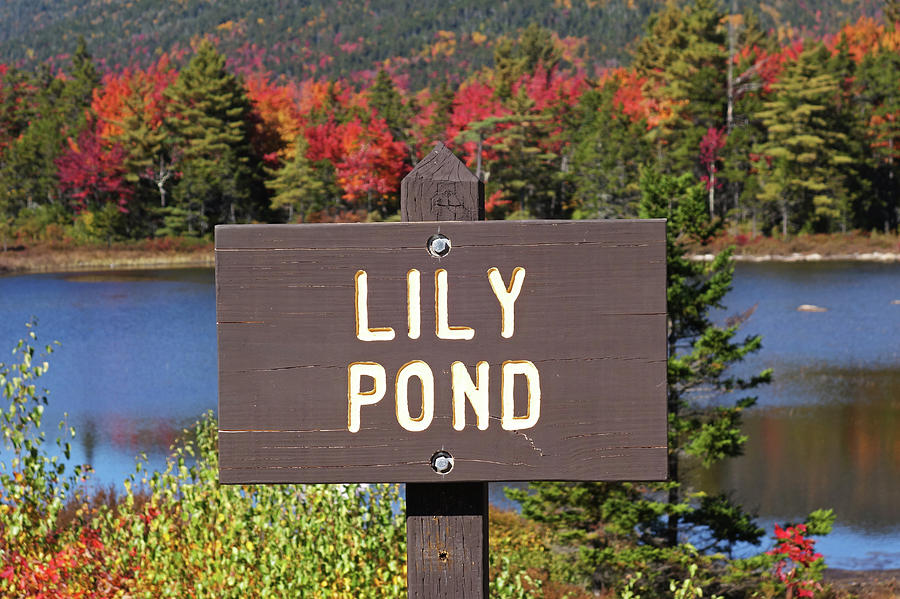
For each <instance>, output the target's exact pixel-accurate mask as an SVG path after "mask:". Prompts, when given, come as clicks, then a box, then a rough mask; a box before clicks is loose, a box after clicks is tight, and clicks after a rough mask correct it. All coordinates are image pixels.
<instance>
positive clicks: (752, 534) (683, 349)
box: [508, 171, 771, 596]
mask: <svg viewBox="0 0 900 599" xmlns="http://www.w3.org/2000/svg"><path fill="white" fill-rule="evenodd" d="M641 193H642V197H641V201H640V206H639V211H640V216H641V217H651V218H663V217H665V218H667V219H668V221H667V236H666V247H667V254H666V255H667V302H668V306H667V310H668V316H669V323H668V331H669V333H668V346H669V347H668V350H669V362H668V385H667V395H668V412H669V457H668V460H669V479H670V480H669V482H667V483H656V484H639V483H556V482H541V483H531V485H530V488H529V489H528V490H519V491H515V490H510V491H508V494H509V495H510V497H512V498H513V499H515V500H517V501H519V502H520V503H521V504H522V513H523V514H524V515H525V516H526V517H528V518H531V519H533V520H536V521H540V522H544V523H546V524H548V525H549V526H550V528H551V530H554V532H555V534H556V535H557V537H558V540H559V542H561V543H566V544H574V545H576V546H577V547H578V549H579V551H578V554H577V555H578V556H579V560H580V567H581V568H582V569H583V571H584V572H585V574H586V575H587V576H589V577H590V578H592V579H593V581H594V582H595V584H596V585H598V586H600V587H605V588H611V587H614V586H616V585H617V584H620V583H621V581H623V580H624V578H625V576H626V574H628V573H633V572H635V571H637V572H641V573H643V575H644V578H643V579H642V580H641V584H642V585H645V590H646V591H647V594H649V595H651V596H656V595H654V593H660V592H662V591H663V590H665V589H667V584H668V583H667V581H668V579H670V578H678V577H682V578H683V577H686V574H687V573H686V567H687V563H686V562H688V563H689V562H696V561H697V559H696V558H695V557H693V556H694V552H695V551H696V550H700V551H701V552H725V553H728V552H730V551H731V549H732V548H733V547H734V546H735V544H736V543H738V542H751V543H754V542H757V541H758V540H759V539H760V537H761V536H762V534H763V531H762V529H760V528H759V527H758V526H756V524H755V523H754V522H753V520H752V518H751V517H749V516H748V515H747V514H746V513H745V512H744V511H743V510H742V509H741V508H740V507H739V506H737V505H735V504H734V503H733V502H732V501H731V500H730V499H729V498H728V497H727V496H726V495H716V496H709V495H705V494H703V493H698V492H696V491H695V490H693V489H691V488H690V487H689V486H688V485H687V483H686V482H685V474H684V472H685V470H684V466H685V464H686V463H690V464H692V465H695V466H700V467H709V466H711V465H712V464H714V463H716V462H718V461H720V460H722V459H725V458H728V457H732V456H736V455H740V453H741V451H742V447H743V444H744V442H745V440H746V437H745V436H744V435H743V434H742V432H741V430H740V426H741V414H742V412H743V411H744V410H746V409H747V408H749V407H750V406H752V405H753V404H754V403H755V401H756V398H755V397H753V396H750V395H747V394H746V392H748V391H750V390H752V389H753V388H754V387H757V386H758V385H760V384H764V383H766V382H768V381H769V380H770V376H771V373H770V372H768V371H764V372H762V373H760V374H758V375H756V376H753V377H749V378H741V377H739V376H736V375H734V374H733V373H731V372H730V371H729V369H730V368H731V367H733V366H734V365H736V364H737V363H739V362H741V361H742V360H743V359H744V358H745V357H746V356H747V355H748V354H750V353H752V352H755V351H757V350H758V349H759V348H760V343H761V340H760V338H759V337H758V336H752V337H747V338H744V339H739V338H737V334H738V327H739V324H735V325H733V326H719V325H717V324H716V323H715V322H714V321H713V317H712V315H711V311H712V310H713V309H716V308H721V307H723V306H722V299H723V298H724V297H725V294H726V293H727V292H728V290H729V289H730V287H731V281H732V276H733V262H732V259H731V253H730V252H729V251H726V252H722V253H721V254H719V255H718V256H716V258H715V259H714V260H713V261H712V262H709V263H704V262H696V261H693V260H690V259H689V258H688V257H687V252H688V250H687V245H688V243H698V242H700V241H701V240H703V239H705V238H707V237H708V236H709V235H711V234H712V233H714V232H715V230H716V228H717V224H715V223H711V221H710V218H709V215H708V212H707V202H706V190H705V189H704V186H703V185H702V184H700V185H698V184H695V183H694V182H693V177H692V175H690V174H685V175H682V176H679V177H674V176H670V175H658V174H656V173H655V172H653V171H647V172H645V173H644V175H643V177H642V179H641ZM718 222H719V221H716V223H718ZM734 396H737V397H736V398H735V397H734ZM685 543H691V544H693V545H694V547H696V549H693V548H691V547H687V546H686V545H684V544H685ZM704 563H708V562H704Z"/></svg>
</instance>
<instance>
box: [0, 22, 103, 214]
mask: <svg viewBox="0 0 900 599" xmlns="http://www.w3.org/2000/svg"><path fill="white" fill-rule="evenodd" d="M66 75H67V76H66V78H65V79H63V78H60V77H56V76H55V75H54V74H53V73H52V72H51V70H50V68H49V66H48V65H46V64H43V65H41V66H40V67H38V68H37V69H36V70H35V72H34V73H33V74H32V76H31V77H30V78H28V80H27V83H25V84H24V85H23V88H24V89H28V90H33V91H27V92H24V91H23V94H26V97H27V100H28V102H27V104H28V108H26V109H24V110H22V112H21V113H19V114H20V115H21V117H27V121H26V123H27V126H25V127H24V128H21V127H20V128H19V135H18V136H17V137H16V139H15V140H14V141H13V142H12V143H11V144H10V145H9V147H8V148H7V150H6V152H4V154H3V156H2V158H0V197H2V198H3V200H2V201H3V203H4V204H6V205H7V207H8V208H7V209H8V210H11V211H12V212H15V213H19V212H20V211H21V210H22V209H23V208H29V209H30V208H34V207H35V206H39V205H45V206H46V205H51V204H56V203H59V200H60V198H59V193H58V186H59V181H58V179H57V175H56V159H57V158H58V157H59V156H60V155H61V154H62V153H63V151H64V150H65V147H66V146H65V144H66V140H67V139H69V138H72V139H75V138H77V136H78V134H79V133H80V132H81V131H82V130H83V129H84V127H85V126H86V125H87V113H88V112H89V109H90V105H91V99H92V94H93V90H94V88H95V87H97V85H99V83H100V77H99V75H98V73H97V70H96V67H95V66H94V63H93V60H92V59H91V55H90V54H89V53H88V51H87V48H86V46H85V43H84V39H83V38H79V41H78V46H77V47H76V49H75V52H74V54H73V55H72V60H71V63H70V65H69V67H68V68H67V69H66ZM20 83H21V81H20ZM22 99H25V98H22ZM19 124H20V125H21V123H19Z"/></svg>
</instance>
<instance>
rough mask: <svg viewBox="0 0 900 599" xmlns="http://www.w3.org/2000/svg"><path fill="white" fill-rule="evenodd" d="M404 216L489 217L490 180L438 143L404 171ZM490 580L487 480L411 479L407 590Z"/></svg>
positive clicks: (443, 589) (480, 586) (447, 592)
mask: <svg viewBox="0 0 900 599" xmlns="http://www.w3.org/2000/svg"><path fill="white" fill-rule="evenodd" d="M400 216H401V218H402V219H403V220H404V221H405V222H423V221H473V220H484V183H482V182H481V181H480V180H479V179H478V177H476V176H475V175H473V174H472V172H471V171H469V169H468V168H466V165H465V164H463V163H462V162H460V160H459V159H458V158H457V157H456V156H454V155H453V153H452V152H450V150H448V149H447V147H446V146H444V144H442V143H439V144H438V145H437V146H436V147H435V148H434V150H432V152H431V153H430V154H429V155H428V156H426V157H425V158H424V159H423V160H422V161H421V162H419V164H418V165H416V168H415V169H413V171H412V172H411V173H409V174H408V175H407V176H406V177H404V178H403V181H402V183H401V184H400ZM451 249H452V246H451ZM447 257H449V254H448V255H447ZM489 582H490V576H489V571H488V484H487V483H486V482H469V483H454V484H441V483H407V484H406V583H407V588H408V596H409V597H410V598H417V599H418V598H421V599H429V598H431V597H440V598H445V597H446V598H457V597H476V598H482V597H483V598H486V597H487V596H488V583H489Z"/></svg>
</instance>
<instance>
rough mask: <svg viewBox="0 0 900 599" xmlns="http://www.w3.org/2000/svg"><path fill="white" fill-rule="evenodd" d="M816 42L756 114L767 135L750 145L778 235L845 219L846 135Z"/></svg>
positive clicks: (835, 85) (824, 54)
mask: <svg viewBox="0 0 900 599" xmlns="http://www.w3.org/2000/svg"><path fill="white" fill-rule="evenodd" d="M828 57H830V53H829V52H828V51H827V50H826V49H825V48H824V46H822V45H821V44H817V45H813V46H810V47H809V48H807V49H806V50H804V52H803V53H802V54H801V55H800V56H799V57H798V58H797V60H796V61H795V62H793V63H792V64H790V65H789V66H788V67H787V68H786V69H785V71H784V73H783V74H782V76H781V79H780V80H779V81H778V82H777V83H776V84H775V85H774V86H773V91H774V94H773V98H772V99H771V100H769V101H767V102H765V103H764V105H763V110H761V111H760V112H759V113H757V115H756V116H757V118H759V119H760V121H761V122H762V124H763V126H764V127H765V128H766V134H767V138H766V140H765V141H764V142H762V143H760V144H757V145H756V146H755V147H754V150H753V151H754V152H755V153H757V154H759V155H760V156H761V159H760V160H759V161H758V163H757V165H758V171H759V175H758V176H759V180H760V191H759V193H758V194H757V198H758V199H759V200H760V201H762V202H764V203H766V204H768V205H770V206H773V207H775V209H776V210H777V211H778V213H779V215H780V217H781V218H780V220H781V233H782V235H783V236H787V234H788V233H789V232H790V231H792V230H794V229H796V228H797V227H800V226H804V224H806V226H809V227H816V228H818V229H820V230H829V229H831V228H833V225H834V224H841V223H846V218H847V212H848V207H849V200H850V190H849V178H848V174H847V171H846V168H845V167H846V165H848V164H850V163H852V160H853V159H852V158H851V157H850V155H849V150H848V148H849V145H850V138H849V136H848V134H847V133H846V132H845V131H846V130H845V129H844V127H845V123H843V122H841V121H842V120H843V119H844V118H845V115H843V114H842V112H841V110H840V107H839V106H838V105H837V104H836V102H837V100H838V98H839V95H840V81H839V79H838V77H837V76H836V75H835V74H834V73H832V72H830V71H829V70H827V67H826V60H827V58H828Z"/></svg>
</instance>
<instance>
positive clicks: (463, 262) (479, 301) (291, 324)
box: [216, 221, 666, 483]
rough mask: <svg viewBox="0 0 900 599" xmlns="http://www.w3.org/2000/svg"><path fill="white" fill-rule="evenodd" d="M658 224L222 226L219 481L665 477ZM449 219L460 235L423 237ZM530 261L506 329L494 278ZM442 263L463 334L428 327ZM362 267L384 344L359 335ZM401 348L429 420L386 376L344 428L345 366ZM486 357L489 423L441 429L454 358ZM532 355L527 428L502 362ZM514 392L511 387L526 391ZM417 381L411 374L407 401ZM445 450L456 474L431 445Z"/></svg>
mask: <svg viewBox="0 0 900 599" xmlns="http://www.w3.org/2000/svg"><path fill="white" fill-rule="evenodd" d="M664 228H665V225H664V223H663V222H662V221H564V222H554V221H530V222H493V221H492V222H440V223H438V222H435V223H392V224H372V225H360V224H352V225H316V226H304V225H297V226H271V225H260V226H255V225H244V226H225V227H218V228H217V231H216V236H217V249H216V259H217V282H216V285H217V319H218V333H219V370H220V373H219V391H220V399H219V418H220V428H221V435H220V474H221V480H222V482H232V483H245V482H261V483H263V482H273V483H277V482H361V481H367V482H387V481H407V482H431V481H436V480H441V481H485V480H540V479H548V480H660V479H664V478H665V476H666V468H665V461H666V460H665V455H666V417H665V377H666V368H665V362H666V355H665V255H664V252H665V242H664V235H665V230H664ZM437 232H441V233H442V234H444V235H446V236H447V237H449V238H450V239H451V241H452V244H453V249H452V251H451V252H450V254H449V255H447V256H446V257H444V258H440V259H438V258H434V257H432V256H430V255H429V254H428V253H427V251H426V250H425V243H426V240H427V239H428V238H429V237H430V236H431V235H433V234H435V233H437ZM491 267H497V268H499V270H500V273H501V274H502V276H503V277H504V281H509V277H510V276H511V273H512V271H513V269H514V268H516V267H523V268H525V270H526V278H525V282H524V285H523V289H522V292H521V295H520V296H519V298H518V300H517V301H516V304H515V334H514V336H513V337H512V338H509V339H505V338H502V337H501V336H500V324H501V311H500V306H499V304H498V301H497V299H496V297H495V296H494V294H493V291H492V290H491V287H490V285H489V282H488V279H487V271H488V269H489V268H491ZM411 268H415V269H418V270H419V271H420V272H421V273H422V292H421V298H422V324H421V327H422V335H421V336H420V337H419V338H418V339H409V338H408V337H407V334H406V333H407V330H406V326H407V314H406V272H407V271H408V270H409V269H411ZM437 268H443V269H445V270H446V271H447V273H448V282H449V301H448V305H449V315H450V323H451V324H454V325H465V326H470V327H472V328H474V329H475V338H474V339H473V340H471V341H457V340H442V339H437V338H436V337H435V333H434V330H435V315H434V305H433V297H434V296H433V293H434V291H433V276H434V271H435V269H437ZM359 269H363V270H365V271H366V272H367V273H368V284H369V318H370V322H371V323H372V324H373V326H375V325H378V326H390V327H393V328H394V329H395V331H396V338H395V339H394V340H393V341H390V342H363V341H360V340H358V339H357V338H356V336H355V312H354V305H355V304H354V298H355V295H354V293H355V289H354V274H355V273H356V271H357V270H359ZM410 360H423V361H425V362H426V363H428V364H429V365H430V366H431V369H432V371H433V373H434V377H435V385H436V388H435V414H434V421H433V423H432V424H431V426H430V427H429V428H428V430H427V431H423V432H410V431H407V430H405V429H403V428H401V427H400V425H399V424H398V423H397V419H396V416H395V407H394V401H393V387H392V384H389V385H388V387H389V390H388V393H387V394H386V396H385V398H384V399H383V400H382V401H381V402H379V403H378V404H376V405H373V406H366V407H363V408H362V412H361V414H362V416H361V422H362V426H361V430H360V431H359V432H358V433H350V432H348V430H347V367H348V365H349V364H350V363H351V362H355V361H374V362H377V363H379V364H382V365H383V366H384V367H385V369H386V372H387V376H388V380H389V381H390V382H391V383H392V382H393V377H394V375H395V374H396V372H397V370H399V368H400V367H401V366H402V365H403V364H405V363H407V362H409V361H410ZM456 360H460V361H463V362H464V363H465V364H466V365H467V366H468V367H469V369H470V372H474V367H475V363H476V362H478V361H481V360H484V361H486V362H488V364H489V368H490V383H489V388H490V414H491V422H490V425H489V427H488V429H487V430H484V431H481V430H477V429H476V428H475V426H474V413H473V412H472V410H471V408H470V407H469V408H467V426H466V429H465V430H463V431H456V430H454V429H453V428H452V427H451V424H450V420H451V399H452V395H451V388H450V378H449V376H450V373H449V371H450V365H451V364H452V362H454V361H456ZM506 360H530V361H532V362H533V363H534V364H535V365H536V366H537V368H538V369H539V371H540V376H541V387H542V389H541V391H542V397H543V399H542V408H541V410H542V411H541V418H540V421H539V422H538V423H537V425H536V426H535V427H534V428H532V429H528V430H524V431H505V430H502V429H501V428H500V426H499V416H500V389H499V386H500V376H499V375H500V370H499V369H500V367H501V364H502V363H503V362H504V361H506ZM523 395H524V393H519V394H518V396H520V397H522V396H523ZM417 400H418V396H416V395H415V393H414V390H411V400H410V401H411V405H413V406H416V405H419V404H417V403H416V401H417ZM441 449H443V450H447V451H449V452H450V453H451V454H453V456H454V458H455V467H454V469H453V470H452V472H451V473H450V474H447V475H446V476H440V475H437V474H435V472H434V471H433V470H432V468H431V465H430V461H429V460H430V457H431V455H432V454H433V453H434V452H435V451H437V450H441Z"/></svg>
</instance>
